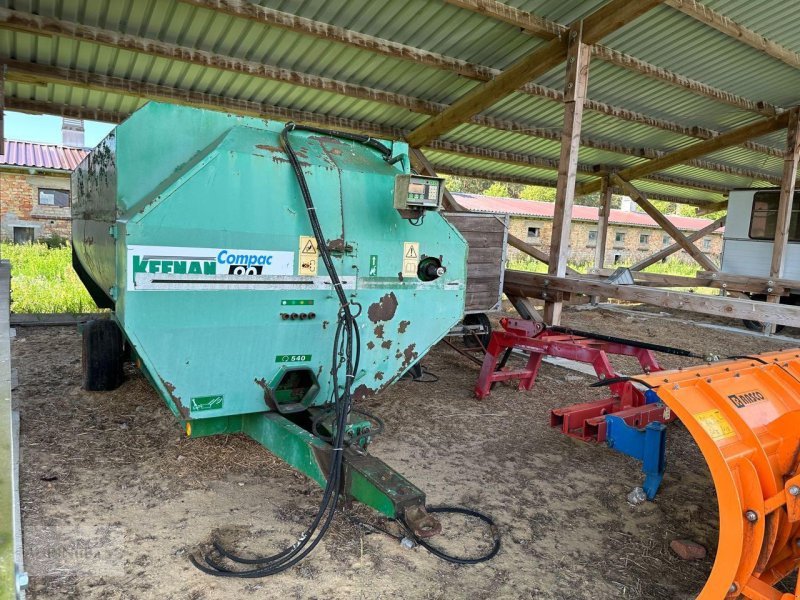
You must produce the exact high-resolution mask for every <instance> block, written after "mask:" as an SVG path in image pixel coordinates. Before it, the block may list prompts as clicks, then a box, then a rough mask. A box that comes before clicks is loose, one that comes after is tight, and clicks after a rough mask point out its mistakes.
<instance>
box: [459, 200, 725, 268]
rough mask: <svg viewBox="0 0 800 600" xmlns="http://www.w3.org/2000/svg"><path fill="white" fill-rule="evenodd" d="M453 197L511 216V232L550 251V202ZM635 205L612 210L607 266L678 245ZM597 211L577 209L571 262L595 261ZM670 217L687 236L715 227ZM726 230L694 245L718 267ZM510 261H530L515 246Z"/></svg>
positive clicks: (626, 202)
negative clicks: (706, 227)
mask: <svg viewBox="0 0 800 600" xmlns="http://www.w3.org/2000/svg"><path fill="white" fill-rule="evenodd" d="M453 195H454V196H455V197H456V200H457V201H458V202H459V203H460V204H461V205H462V206H464V207H465V208H466V209H468V210H470V211H476V212H493V213H503V214H507V215H510V217H511V218H510V225H509V233H511V234H513V235H515V236H516V237H518V238H519V239H521V240H523V241H525V242H528V243H529V244H531V245H533V246H535V247H537V248H539V249H540V250H544V251H546V252H547V251H549V248H550V236H551V234H552V231H553V211H554V209H555V204H553V203H552V202H535V201H531V200H517V199H515V198H494V197H491V196H481V195H478V194H459V193H456V194H453ZM635 206H636V205H635V204H634V203H633V202H632V201H630V199H628V198H625V199H624V200H623V207H622V209H612V210H611V215H610V217H609V224H608V240H607V243H606V252H605V261H604V264H605V266H612V265H614V264H632V263H634V262H636V261H638V260H641V259H643V258H646V257H647V256H649V255H651V254H654V253H656V252H658V251H659V250H661V249H662V248H664V247H665V246H671V245H672V244H673V243H674V240H673V239H672V238H671V237H670V236H669V235H667V233H665V232H664V231H663V230H662V229H661V228H660V227H659V226H658V224H656V222H655V221H653V219H651V218H650V217H649V216H648V215H646V214H645V213H643V212H639V211H638V210H637V209H636V208H635ZM597 212H598V209H597V207H596V206H574V207H573V209H572V229H571V234H570V255H569V260H570V262H572V263H577V264H582V263H590V264H593V263H594V255H595V247H596V245H597ZM668 218H669V220H670V221H672V223H673V224H674V225H675V226H676V227H677V228H678V229H680V230H681V231H682V232H683V233H684V234H690V233H693V232H695V231H698V230H700V229H702V228H704V227H705V226H707V225H710V224H711V221H710V220H709V219H701V218H694V217H681V216H677V215H670V216H669V217H668ZM723 231H724V228H720V229H718V230H717V231H715V232H714V233H712V234H709V235H707V236H705V237H703V238H700V239H699V240H697V242H695V245H696V246H697V247H698V248H700V249H701V250H702V251H703V252H704V253H706V254H707V255H708V256H709V257H710V258H711V259H712V260H714V261H715V262H717V263H719V260H720V255H721V253H722V234H723ZM508 257H509V260H517V259H527V258H528V257H527V255H525V254H523V253H522V252H520V251H519V250H516V249H514V248H511V247H509V249H508ZM671 258H673V259H678V260H681V261H684V262H687V263H692V262H694V261H693V259H692V258H691V257H690V256H689V255H688V254H687V253H686V252H685V251H683V250H681V251H679V252H676V253H674V254H673V255H672V257H671ZM698 269H699V266H698Z"/></svg>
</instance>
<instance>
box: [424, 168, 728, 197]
mask: <svg viewBox="0 0 800 600" xmlns="http://www.w3.org/2000/svg"><path fill="white" fill-rule="evenodd" d="M432 164H433V165H434V166H435V167H436V171H437V172H439V173H445V174H447V175H456V176H458V177H473V178H475V179H486V180H488V181H501V182H504V183H521V184H524V185H538V186H541V187H555V183H556V182H555V181H554V180H553V179H544V178H542V177H530V176H526V175H516V174H515V175H509V174H508V173H503V172H499V171H482V170H480V169H470V168H464V167H457V166H453V165H447V164H443V163H437V162H435V161H434V162H433V163H432ZM614 191H617V190H616V188H614ZM619 191H620V193H621V192H622V190H619ZM647 196H648V198H650V199H651V200H663V201H664V202H674V203H675V204H686V205H687V206H696V207H698V208H705V207H707V206H718V203H717V202H709V201H708V200H699V199H697V198H687V197H685V196H674V195H671V194H659V193H653V192H648V193H647Z"/></svg>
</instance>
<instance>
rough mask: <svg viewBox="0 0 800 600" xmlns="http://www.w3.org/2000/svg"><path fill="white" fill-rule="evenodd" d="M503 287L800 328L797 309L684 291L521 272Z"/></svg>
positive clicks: (508, 277) (508, 273) (509, 273)
mask: <svg viewBox="0 0 800 600" xmlns="http://www.w3.org/2000/svg"><path fill="white" fill-rule="evenodd" d="M505 281H506V287H510V288H512V289H514V290H516V291H517V292H527V290H528V289H531V290H537V289H539V290H541V289H546V290H552V291H553V293H555V292H561V293H580V294H587V295H597V296H608V297H609V298H618V299H620V300H627V301H630V302H642V303H644V304H653V305H655V306H661V307H664V308H672V309H678V310H687V311H693V312H698V313H702V314H709V315H715V316H720V317H730V318H732V319H748V320H752V321H762V322H775V323H780V324H784V325H790V326H792V327H800V306H791V305H787V304H770V303H768V302H757V301H751V300H742V299H738V298H730V297H723V296H704V295H701V294H692V293H686V292H675V291H672V290H663V289H658V288H650V287H644V286H639V285H614V284H610V283H605V282H599V281H593V280H590V279H587V278H577V277H555V276H552V275H540V274H536V273H529V272H523V271H514V270H511V269H507V270H506V276H505Z"/></svg>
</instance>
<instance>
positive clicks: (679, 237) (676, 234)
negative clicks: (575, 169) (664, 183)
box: [611, 174, 719, 271]
mask: <svg viewBox="0 0 800 600" xmlns="http://www.w3.org/2000/svg"><path fill="white" fill-rule="evenodd" d="M611 179H612V180H613V181H614V182H615V183H616V184H617V185H619V186H620V187H621V188H622V189H624V190H625V193H626V194H627V195H629V196H630V197H631V198H632V199H633V201H634V202H636V204H638V205H639V206H640V207H641V208H642V210H644V212H646V213H647V214H648V215H649V216H650V218H651V219H653V220H654V221H655V222H656V223H658V224H659V225H660V226H661V228H662V229H663V230H664V231H666V232H667V233H668V234H669V236H670V237H671V238H672V239H674V240H675V241H676V242H678V244H680V246H681V247H682V248H683V249H684V250H686V252H688V253H689V255H690V256H691V257H692V258H693V259H695V260H696V261H697V262H698V263H699V264H700V266H702V267H703V268H704V269H706V270H707V271H719V267H717V265H715V264H714V261H712V260H711V259H710V258H708V256H706V255H705V254H704V253H703V251H702V250H700V248H698V247H697V246H695V245H694V244H692V243H691V242H687V241H686V237H685V236H684V235H683V233H682V232H681V231H680V229H678V228H677V227H676V226H675V225H674V224H673V222H672V221H670V220H669V219H668V218H667V216H666V215H665V214H664V213H662V212H661V211H660V210H658V209H657V208H656V207H655V206H653V205H652V204H650V202H649V201H648V199H647V197H646V196H645V195H644V194H643V193H642V192H640V191H639V190H638V189H636V187H635V186H634V185H632V184H631V183H629V182H627V181H625V180H624V179H622V178H621V177H620V176H619V175H617V174H613V175H611Z"/></svg>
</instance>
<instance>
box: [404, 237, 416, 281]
mask: <svg viewBox="0 0 800 600" xmlns="http://www.w3.org/2000/svg"><path fill="white" fill-rule="evenodd" d="M418 266H419V242H403V277H416V275H417V267H418Z"/></svg>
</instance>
